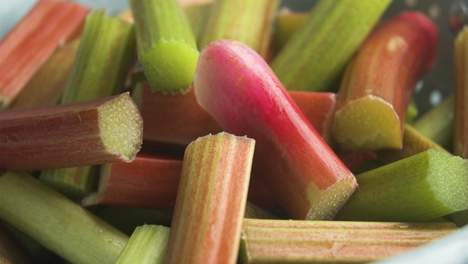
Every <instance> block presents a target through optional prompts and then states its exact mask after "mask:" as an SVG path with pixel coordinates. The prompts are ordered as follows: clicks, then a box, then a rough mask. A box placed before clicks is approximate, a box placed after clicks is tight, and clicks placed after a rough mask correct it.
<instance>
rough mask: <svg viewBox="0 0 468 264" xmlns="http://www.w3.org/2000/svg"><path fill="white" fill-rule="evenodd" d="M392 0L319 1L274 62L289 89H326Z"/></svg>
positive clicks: (273, 65) (274, 66)
mask: <svg viewBox="0 0 468 264" xmlns="http://www.w3.org/2000/svg"><path fill="white" fill-rule="evenodd" d="M390 2H391V0H379V1H375V0H360V1H355V0H341V1H329V0H321V1H319V2H318V3H317V5H316V6H315V7H314V9H313V10H312V12H311V13H310V14H309V18H308V19H307V22H306V23H305V25H304V26H303V27H302V28H301V29H300V30H298V31H297V32H296V33H295V34H294V35H293V36H292V38H291V40H290V41H288V43H287V44H286V46H285V47H284V48H283V49H282V50H281V52H280V53H279V54H278V56H277V57H276V58H275V60H274V61H273V64H272V67H273V70H274V71H275V72H276V74H277V75H278V77H279V79H280V80H281V82H282V83H283V85H284V86H285V87H288V89H292V90H315V91H317V90H327V89H330V88H331V87H330V85H331V84H332V83H333V82H334V81H335V80H336V78H337V77H338V76H339V75H340V73H341V72H342V71H343V69H344V67H345V65H346V64H347V63H348V61H349V60H350V59H351V57H352V55H353V54H354V52H355V51H356V50H357V49H358V48H359V46H360V44H361V43H362V42H363V41H364V39H365V38H366V36H367V34H368V33H369V32H370V31H371V29H372V28H373V27H374V25H375V24H376V23H377V21H378V20H379V18H380V16H381V15H382V13H383V12H384V11H385V9H386V8H387V6H388V5H389V4H390Z"/></svg>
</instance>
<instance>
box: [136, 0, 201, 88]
mask: <svg viewBox="0 0 468 264" xmlns="http://www.w3.org/2000/svg"><path fill="white" fill-rule="evenodd" d="M130 6H131V8H132V11H133V15H134V18H135V24H136V33H137V44H138V59H139V60H140V63H141V64H142V65H143V68H144V71H145V75H146V77H147V79H148V82H149V84H150V86H151V88H152V89H153V90H154V91H159V92H166V93H177V92H181V91H185V90H186V89H187V88H188V87H189V86H190V84H191V83H192V81H193V77H194V74H195V68H196V64H197V61H198V55H199V54H198V50H197V45H196V41H195V37H194V36H193V33H192V29H191V28H190V25H189V22H188V20H187V18H186V17H185V14H184V12H183V10H182V9H181V8H180V7H179V6H178V4H177V2H176V1H175V0H158V1H154V0H131V1H130Z"/></svg>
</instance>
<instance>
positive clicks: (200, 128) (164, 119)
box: [133, 86, 336, 145]
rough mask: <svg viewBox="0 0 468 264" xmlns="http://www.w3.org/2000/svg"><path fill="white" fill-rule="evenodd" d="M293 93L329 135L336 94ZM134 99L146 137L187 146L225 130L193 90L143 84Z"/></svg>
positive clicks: (300, 106) (304, 111)
mask: <svg viewBox="0 0 468 264" xmlns="http://www.w3.org/2000/svg"><path fill="white" fill-rule="evenodd" d="M290 95H291V97H292V98H293V100H294V101H295V102H296V104H297V105H298V106H299V108H300V109H301V110H302V112H303V113H304V114H305V115H306V117H307V119H309V121H310V122H311V123H312V125H313V126H314V127H315V128H316V129H317V131H318V132H319V133H320V134H321V135H322V137H324V138H327V137H328V134H329V131H330V127H331V123H332V118H333V113H334V110H335V102H336V99H335V94H333V93H316V92H290ZM133 98H134V99H135V100H136V102H137V104H138V105H139V108H140V111H141V115H142V117H143V123H144V124H145V127H144V131H143V137H144V139H145V140H148V141H158V142H169V143H176V144H184V145H185V144H188V143H190V142H191V141H192V140H195V139H196V138H197V137H201V136H204V135H207V134H209V133H217V132H221V131H222V129H221V128H220V127H219V125H218V124H217V123H216V121H215V120H214V119H213V118H212V117H211V116H210V115H209V114H208V113H207V112H206V111H205V110H203V108H201V107H200V105H199V104H198V103H197V101H196V99H195V96H194V93H193V89H190V90H189V91H188V92H187V93H186V94H178V95H173V96H167V95H164V94H161V93H151V91H150V90H149V88H147V87H144V86H139V87H138V88H137V89H136V91H135V93H134V95H133ZM162 124H164V125H162Z"/></svg>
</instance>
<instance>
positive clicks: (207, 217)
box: [165, 133, 255, 264]
mask: <svg viewBox="0 0 468 264" xmlns="http://www.w3.org/2000/svg"><path fill="white" fill-rule="evenodd" d="M254 145H255V141H254V140H252V139H249V138H247V137H236V136H233V135H230V134H227V133H220V134H217V135H209V136H205V137H201V138H198V139H197V140H195V141H194V142H192V143H190V145H189V146H188V147H187V149H186V151H185V156H184V162H183V168H182V175H181V180H180V184H179V190H178V194H177V201H176V206H175V210H174V216H173V220H172V224H171V234H170V239H169V244H168V249H167V257H166V262H165V263H167V264H171V263H206V264H210V263H232V264H234V263H236V260H237V254H238V250H239V241H240V232H241V228H242V219H243V217H244V211H245V204H246V201H247V190H248V185H249V178H250V171H251V166H252V158H253V154H254Z"/></svg>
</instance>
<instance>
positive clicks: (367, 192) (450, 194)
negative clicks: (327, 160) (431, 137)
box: [338, 149, 468, 221]
mask: <svg viewBox="0 0 468 264" xmlns="http://www.w3.org/2000/svg"><path fill="white" fill-rule="evenodd" d="M357 179H358V183H359V190H358V191H356V193H355V194H354V195H353V196H352V197H351V199H350V200H349V201H348V203H347V204H346V205H345V206H344V207H343V209H342V210H341V211H340V213H339V214H338V218H339V219H346V220H376V221H431V220H433V219H436V218H438V217H442V216H446V215H448V214H451V213H454V212H457V211H461V210H467V209H468V189H467V188H466V186H468V162H467V161H466V160H463V159H461V158H460V157H456V156H452V155H450V154H448V153H446V152H442V151H437V150H432V149H431V150H427V151H425V152H422V153H419V154H417V155H414V156H411V157H409V158H406V159H403V160H399V161H396V162H394V163H391V164H389V165H386V166H383V167H380V168H377V169H374V170H371V171H368V172H365V173H362V174H360V175H358V176H357Z"/></svg>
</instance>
